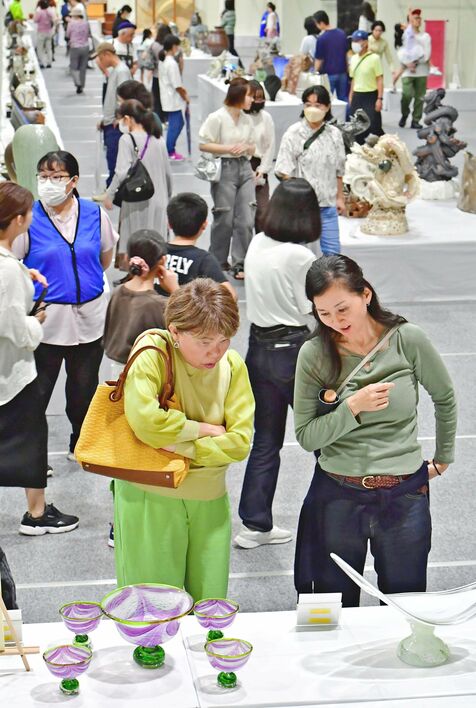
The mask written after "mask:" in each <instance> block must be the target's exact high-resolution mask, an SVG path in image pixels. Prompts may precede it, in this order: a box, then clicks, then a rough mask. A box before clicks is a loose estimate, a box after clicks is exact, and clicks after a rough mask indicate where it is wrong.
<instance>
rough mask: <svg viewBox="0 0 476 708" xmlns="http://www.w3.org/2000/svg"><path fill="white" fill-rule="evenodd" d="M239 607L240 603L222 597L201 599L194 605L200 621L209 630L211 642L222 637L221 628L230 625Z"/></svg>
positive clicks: (208, 638) (208, 637) (196, 615)
mask: <svg viewBox="0 0 476 708" xmlns="http://www.w3.org/2000/svg"><path fill="white" fill-rule="evenodd" d="M239 609H240V606H239V605H238V603H236V602H234V601H233V600H225V599H221V598H215V599H213V598H211V599H206V600H200V601H199V602H196V603H195V605H194V607H193V611H194V614H195V617H196V618H197V620H198V623H199V624H200V625H201V626H202V627H203V628H204V629H208V630H209V632H208V635H207V641H209V642H210V641H212V640H213V639H222V637H223V632H222V631H221V630H222V629H225V628H226V627H229V626H230V624H231V623H232V622H233V621H234V619H235V617H236V613H237V612H238V610H239Z"/></svg>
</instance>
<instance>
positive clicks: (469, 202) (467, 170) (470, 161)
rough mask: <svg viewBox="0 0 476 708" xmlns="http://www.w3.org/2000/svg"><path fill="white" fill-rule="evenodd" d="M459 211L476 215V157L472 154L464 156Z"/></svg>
mask: <svg viewBox="0 0 476 708" xmlns="http://www.w3.org/2000/svg"><path fill="white" fill-rule="evenodd" d="M458 209H461V211H467V212H469V213H470V214H476V155H472V154H471V153H470V152H465V154H464V167H463V174H462V175H461V188H460V192H459V199H458Z"/></svg>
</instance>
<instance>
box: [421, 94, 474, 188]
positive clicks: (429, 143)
mask: <svg viewBox="0 0 476 708" xmlns="http://www.w3.org/2000/svg"><path fill="white" fill-rule="evenodd" d="M445 95H446V91H445V89H444V88H439V89H436V90H435V91H432V92H431V93H429V94H428V96H426V98H425V108H424V113H425V119H424V123H425V125H426V127H425V128H420V130H419V131H418V132H417V135H418V137H419V138H421V139H422V140H426V144H425V145H420V146H419V147H417V148H416V150H414V152H413V154H414V155H415V156H416V158H417V161H416V163H415V167H416V169H417V172H418V174H419V176H420V178H421V179H423V180H426V181H427V182H440V181H449V180H451V179H453V177H456V175H457V174H458V168H457V167H455V166H454V165H452V164H451V162H450V160H449V158H451V157H454V156H455V155H456V153H458V152H459V151H460V150H463V149H464V148H465V147H466V143H465V142H463V141H462V140H457V138H455V137H454V134H455V133H456V130H455V128H454V127H453V123H454V122H455V121H456V119H457V118H458V111H457V110H456V108H453V107H452V106H442V105H441V102H442V100H443V99H444V97H445Z"/></svg>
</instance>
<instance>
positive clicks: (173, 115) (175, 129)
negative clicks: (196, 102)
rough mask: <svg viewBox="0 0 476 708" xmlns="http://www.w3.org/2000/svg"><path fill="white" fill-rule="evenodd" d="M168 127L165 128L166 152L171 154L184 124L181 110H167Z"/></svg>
mask: <svg viewBox="0 0 476 708" xmlns="http://www.w3.org/2000/svg"><path fill="white" fill-rule="evenodd" d="M167 117H168V121H169V127H168V128H167V152H168V153H169V155H172V154H173V153H174V152H175V145H176V143H177V140H178V137H179V135H180V133H181V132H182V128H183V126H184V119H183V113H182V111H169V113H167Z"/></svg>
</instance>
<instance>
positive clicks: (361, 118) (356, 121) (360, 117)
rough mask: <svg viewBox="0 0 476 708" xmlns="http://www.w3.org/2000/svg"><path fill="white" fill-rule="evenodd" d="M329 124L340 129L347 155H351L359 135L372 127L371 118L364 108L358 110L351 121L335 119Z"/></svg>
mask: <svg viewBox="0 0 476 708" xmlns="http://www.w3.org/2000/svg"><path fill="white" fill-rule="evenodd" d="M329 122H330V124H331V125H335V127H336V128H339V130H340V132H341V133H342V139H343V141H344V147H345V152H346V155H348V154H349V153H350V150H351V148H352V145H353V144H354V142H355V138H356V137H357V135H361V134H362V133H365V131H366V130H368V128H369V126H370V118H369V117H368V115H367V113H366V112H365V111H364V109H363V108H357V110H356V111H355V113H354V115H353V116H351V117H350V118H349V120H346V121H340V120H337V118H333V119H332V120H331V121H329Z"/></svg>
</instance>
